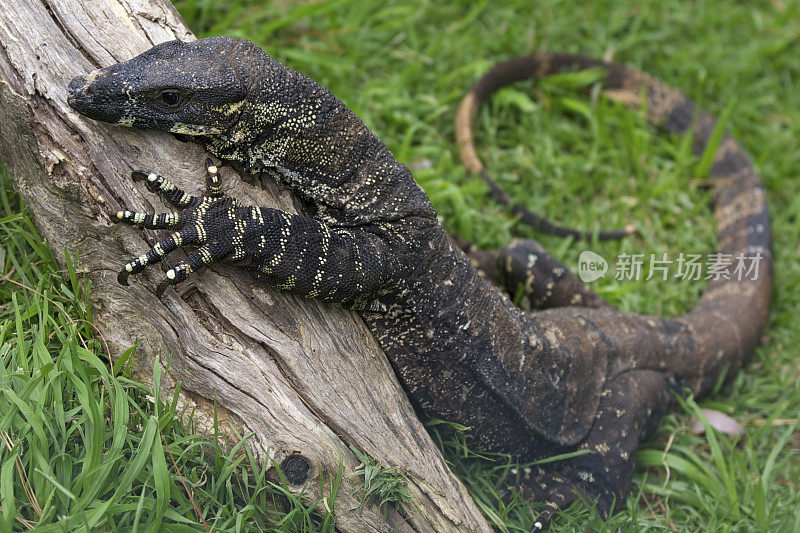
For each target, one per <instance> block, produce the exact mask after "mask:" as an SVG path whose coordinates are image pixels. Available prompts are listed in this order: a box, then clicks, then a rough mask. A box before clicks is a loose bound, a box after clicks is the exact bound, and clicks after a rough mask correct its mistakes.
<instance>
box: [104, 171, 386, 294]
mask: <svg viewBox="0 0 800 533" xmlns="http://www.w3.org/2000/svg"><path fill="white" fill-rule="evenodd" d="M212 170H213V172H212ZM133 177H134V179H137V178H145V179H146V183H147V186H148V189H150V190H151V191H153V192H158V193H160V194H161V195H162V196H163V197H164V199H165V200H166V201H167V202H169V203H170V204H171V205H173V206H175V207H177V208H179V209H181V210H180V211H178V212H173V213H161V214H145V213H137V212H132V211H119V212H117V213H116V220H117V221H119V222H124V223H128V224H132V225H137V226H143V227H145V228H149V229H175V230H177V231H175V232H174V233H172V234H171V235H170V236H169V237H167V238H166V239H164V240H162V241H159V242H158V243H157V244H156V245H155V246H153V247H152V248H151V249H150V250H149V251H148V252H147V253H145V254H144V255H142V256H140V257H137V258H135V259H133V260H132V261H130V262H129V263H128V264H126V265H125V267H124V268H123V269H122V271H120V273H119V276H118V280H119V282H120V283H122V284H125V285H127V280H128V277H129V276H130V275H131V274H137V273H139V272H141V271H143V270H144V269H145V268H146V267H147V266H148V265H150V264H153V263H158V262H160V261H161V260H162V259H164V257H166V256H167V255H168V254H169V253H170V252H172V251H174V250H175V249H177V248H178V247H180V246H183V245H187V244H196V245H199V247H198V248H197V249H196V250H194V251H193V252H191V253H190V254H189V255H188V256H187V257H186V259H184V260H183V261H181V262H179V263H178V264H176V265H175V266H174V267H173V268H171V269H169V270H168V271H167V272H166V274H165V276H164V278H163V279H162V280H161V282H160V283H159V284H158V286H157V288H156V295H157V296H159V297H160V296H161V295H162V294H163V292H164V290H165V289H166V288H167V287H168V286H170V285H175V284H177V283H180V282H182V281H184V280H185V279H186V278H188V277H189V275H190V274H192V273H193V272H195V271H197V270H199V269H200V268H202V267H204V266H206V265H208V264H210V263H212V262H214V261H218V260H221V259H225V260H229V261H238V262H241V263H243V264H246V265H247V266H249V267H250V268H251V269H252V270H254V271H255V272H256V274H257V275H259V276H260V277H262V278H263V279H264V280H265V281H266V282H267V283H269V284H271V285H273V286H275V287H276V288H279V289H281V290H288V291H292V292H295V293H298V294H301V295H303V296H306V297H310V298H321V299H325V300H329V301H335V302H338V303H342V304H344V305H348V304H352V303H353V302H354V301H356V300H358V299H359V298H360V297H362V296H364V295H368V294H371V293H373V292H375V291H376V290H378V288H379V287H380V286H381V284H382V283H383V282H384V280H385V276H384V271H385V265H387V264H388V263H387V261H386V260H385V258H384V255H385V254H384V248H385V246H384V241H383V239H382V238H381V237H380V236H378V235H376V234H373V233H370V232H368V231H364V230H358V229H350V228H329V227H328V226H326V225H325V224H324V223H322V222H320V221H318V220H315V219H313V218H309V217H304V216H300V215H294V214H290V213H285V212H282V211H279V210H277V209H272V208H263V207H253V206H242V205H240V204H239V202H238V201H237V200H235V199H233V198H231V197H228V196H222V195H221V192H220V190H221V189H220V188H219V180H218V177H217V176H216V168H213V167H211V166H210V168H209V176H208V178H207V185H208V194H206V195H204V196H199V197H198V196H192V195H190V194H187V193H185V192H184V191H182V190H180V189H179V188H177V187H176V186H175V185H173V184H172V183H171V182H170V181H169V180H166V179H165V178H163V177H161V176H158V175H156V174H152V173H151V174H148V173H144V172H134V173H133Z"/></svg>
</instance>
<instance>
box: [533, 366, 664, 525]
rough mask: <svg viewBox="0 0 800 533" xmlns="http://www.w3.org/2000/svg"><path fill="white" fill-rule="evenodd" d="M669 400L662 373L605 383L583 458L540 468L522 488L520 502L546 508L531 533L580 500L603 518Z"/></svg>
mask: <svg viewBox="0 0 800 533" xmlns="http://www.w3.org/2000/svg"><path fill="white" fill-rule="evenodd" d="M669 399H670V382H669V379H668V376H667V375H665V374H663V373H660V372H656V371H653V370H631V371H628V372H624V373H622V374H620V375H618V376H616V377H615V378H613V379H611V380H610V381H609V382H608V384H607V386H606V388H605V389H604V390H603V392H602V398H601V400H600V405H599V406H598V411H597V416H596V417H595V420H594V423H593V424H592V428H591V429H590V430H589V433H588V434H587V435H586V438H585V439H584V441H583V442H582V443H581V445H580V446H579V449H580V450H586V453H584V454H583V455H578V456H575V457H572V458H570V459H566V460H564V461H558V462H554V463H550V464H546V465H543V467H542V468H539V469H538V475H536V474H537V472H535V471H534V472H533V474H532V475H531V477H530V478H529V479H526V480H525V481H524V482H523V483H522V486H521V490H522V494H523V496H525V498H526V499H529V500H532V501H545V502H547V503H546V504H545V507H544V509H543V510H542V512H541V513H540V514H539V516H538V517H537V520H536V524H535V525H534V528H533V529H532V530H531V531H541V530H542V529H544V528H545V527H546V526H547V524H548V523H549V522H550V521H551V520H552V519H553V517H554V515H555V513H557V512H558V511H560V510H563V509H566V508H567V507H569V506H570V505H571V504H572V503H574V502H575V501H577V500H578V499H579V498H580V497H581V496H582V497H584V498H586V499H588V500H589V501H593V502H595V503H596V506H597V510H598V511H599V512H600V513H601V514H602V515H603V516H608V514H609V513H610V512H611V509H612V507H613V505H614V503H615V501H616V502H619V501H620V499H621V498H624V497H625V495H627V494H628V492H629V491H630V486H631V480H632V477H633V469H634V464H635V461H636V448H637V446H638V444H639V443H640V442H641V441H643V440H646V439H647V438H649V436H650V435H652V433H653V432H654V431H655V429H656V427H657V426H658V421H659V420H660V419H661V417H662V416H663V415H664V413H665V411H666V408H667V405H668V404H669Z"/></svg>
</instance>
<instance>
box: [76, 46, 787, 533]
mask: <svg viewBox="0 0 800 533" xmlns="http://www.w3.org/2000/svg"><path fill="white" fill-rule="evenodd" d="M586 67H600V68H603V69H605V70H606V72H607V74H608V75H607V77H606V79H605V80H604V87H605V91H606V93H607V94H608V96H609V97H611V98H614V99H617V100H619V101H622V102H624V103H626V104H628V105H631V106H638V105H639V102H640V97H641V95H642V94H645V95H646V96H647V98H648V106H647V109H648V113H649V114H650V118H651V119H652V120H653V121H654V122H656V123H659V124H661V125H662V126H663V127H664V128H665V129H666V130H667V131H670V132H676V133H682V132H685V131H687V130H688V129H690V128H694V132H693V133H694V144H695V146H694V148H695V151H696V152H698V153H700V152H702V150H703V149H704V147H705V144H706V142H707V141H708V139H709V136H710V134H711V132H712V130H713V128H714V121H713V119H712V118H711V117H710V116H709V115H707V114H706V113H704V112H696V110H695V108H694V105H693V103H692V102H691V101H690V100H688V99H687V98H685V97H684V96H683V95H682V94H681V93H680V92H678V91H676V90H674V89H672V88H670V87H668V86H666V85H665V84H663V83H662V82H660V81H658V80H655V79H653V78H651V77H650V76H648V75H646V74H644V73H642V72H639V71H635V70H632V69H628V68H626V67H622V66H619V65H616V64H608V63H604V62H600V61H596V60H591V59H586V58H583V57H578V56H568V55H558V54H541V55H536V56H529V57H524V58H518V59H514V60H511V61H508V62H506V63H502V64H500V65H498V66H497V67H495V68H494V69H493V70H492V71H490V72H489V73H488V74H487V75H486V76H484V78H482V79H481V80H480V81H479V82H478V83H477V84H476V86H475V87H474V88H473V89H472V90H471V91H470V92H469V93H468V95H467V96H466V98H465V99H464V101H463V102H462V105H461V107H460V109H459V113H458V117H457V128H456V129H457V135H458V142H459V148H460V150H461V155H462V159H463V160H464V162H465V164H466V165H467V167H468V168H469V169H470V170H471V171H474V172H476V173H479V174H481V175H482V176H483V177H484V179H487V181H489V183H490V186H491V185H492V184H493V182H491V178H490V177H489V175H488V172H487V171H486V169H485V168H484V167H483V165H482V164H481V162H480V160H479V159H478V158H477V155H476V151H475V147H474V144H473V122H474V117H475V114H476V112H477V108H478V105H479V104H480V102H481V101H483V100H484V99H485V98H486V97H487V96H488V95H489V94H491V92H493V91H494V90H496V89H497V88H499V87H501V86H503V85H506V84H508V83H511V82H514V81H517V80H521V79H525V78H530V77H534V78H535V77H537V76H542V75H545V74H549V73H553V72H558V71H561V70H565V69H575V68H586ZM69 94H70V97H69V103H70V105H71V106H72V107H73V108H75V109H76V110H78V111H80V112H81V113H83V114H85V115H87V116H89V117H92V118H95V119H98V120H104V121H107V122H112V123H117V124H121V125H125V126H134V127H144V128H157V129H162V130H166V131H172V132H176V133H181V134H186V135H197V136H199V139H200V140H202V142H204V144H205V146H206V147H207V148H208V150H209V151H210V152H211V153H213V154H215V155H216V156H217V157H220V158H221V159H224V160H233V161H237V162H239V163H241V165H242V166H243V167H244V168H245V169H247V170H249V171H251V172H267V173H269V174H271V175H273V176H274V177H275V179H277V180H278V181H280V182H281V183H283V184H284V185H286V186H288V187H289V188H291V189H292V191H294V192H295V193H296V194H297V195H298V196H299V197H300V198H301V199H302V200H303V201H304V203H305V207H306V212H307V213H308V216H299V215H292V214H288V213H284V212H281V211H278V210H275V209H268V208H257V207H251V206H243V205H240V204H239V203H238V202H237V201H236V200H234V199H232V198H229V197H226V196H223V195H221V194H220V190H221V189H220V188H219V180H218V177H217V169H216V167H215V166H214V165H213V164H212V163H211V162H209V164H208V167H209V171H208V175H207V178H206V183H207V193H206V195H204V196H202V197H194V196H191V195H188V194H185V193H184V192H183V191H180V190H178V189H176V188H175V186H174V185H172V184H171V183H170V182H169V181H168V180H166V179H164V178H162V177H160V176H158V175H156V174H150V173H134V177H135V178H141V179H144V180H145V182H146V183H147V184H148V187H149V188H150V189H151V190H153V191H157V192H160V193H161V194H162V195H163V196H164V197H165V199H166V200H167V201H168V202H170V203H171V204H172V205H173V206H175V207H176V208H178V209H179V211H178V212H176V213H169V214H162V215H151V214H140V213H131V212H128V211H121V212H120V213H118V214H117V218H118V219H119V220H121V221H123V222H127V223H132V224H136V225H140V226H144V227H148V228H156V229H161V228H171V229H174V230H175V233H173V234H172V235H171V236H170V237H168V238H167V239H165V240H164V241H162V242H160V243H158V244H157V245H156V246H155V247H153V249H152V250H150V251H149V252H147V253H146V254H144V255H143V256H142V257H139V258H137V259H134V260H133V261H131V262H130V263H129V264H128V265H126V267H125V268H124V269H123V271H122V273H121V274H120V281H121V282H123V283H124V282H126V281H127V278H128V276H129V275H130V274H135V273H137V272H141V271H142V270H143V269H144V268H145V267H146V266H147V265H150V264H152V263H155V262H158V261H160V260H161V259H162V258H164V257H165V256H166V255H167V254H169V253H170V252H171V251H172V250H174V249H175V248H177V247H178V246H182V245H187V244H194V245H197V246H198V248H197V249H196V250H195V251H194V252H192V253H191V254H190V255H189V256H188V257H187V258H186V260H184V261H182V262H181V263H178V264H177V265H176V266H175V267H173V268H172V269H171V270H169V271H168V272H167V274H166V276H165V278H164V280H163V281H162V283H161V284H160V285H159V289H158V291H159V293H160V292H161V291H163V289H164V288H166V287H168V286H169V285H172V284H175V283H179V282H180V281H182V280H184V279H186V277H187V276H188V275H189V274H191V273H192V272H194V271H196V270H197V269H199V268H200V267H202V266H204V265H207V264H209V263H211V262H213V261H218V260H222V259H224V260H233V261H241V262H242V263H243V264H246V265H247V266H248V267H249V268H251V269H253V270H254V271H255V272H257V273H258V274H259V275H260V276H261V277H262V278H263V279H264V281H265V282H266V283H268V284H270V285H272V286H274V287H277V288H279V289H282V290H288V291H293V292H295V293H298V294H302V295H304V296H307V297H313V298H321V299H324V300H328V301H332V302H337V303H339V304H341V305H345V306H348V307H352V308H356V309H358V310H359V311H360V313H361V315H362V316H363V318H364V320H365V322H366V323H367V325H368V326H369V328H370V329H371V331H372V332H373V334H374V336H375V338H376V339H377V340H378V341H379V343H380V345H381V346H382V348H383V349H384V351H385V352H386V355H387V356H388V357H389V359H390V361H391V362H392V365H393V366H394V369H395V371H396V372H397V375H398V377H399V379H400V381H401V382H402V384H403V385H404V387H405V390H406V391H407V392H408V395H409V397H410V398H411V400H412V401H413V402H414V404H415V406H416V407H417V409H418V411H419V412H420V413H421V414H422V415H423V416H427V417H432V416H435V417H440V418H444V419H447V420H452V421H455V422H459V423H461V424H464V425H467V426H470V427H471V428H472V430H471V431H470V432H469V434H468V435H469V436H468V438H469V439H470V441H471V444H472V445H473V446H475V447H476V448H481V449H484V450H492V451H503V452H507V453H511V454H513V455H515V456H516V457H519V458H520V459H524V460H531V459H537V458H541V457H545V456H551V455H554V454H557V453H562V452H567V451H574V450H588V451H589V452H590V453H586V454H583V455H579V456H577V457H574V458H572V459H569V460H565V461H560V462H556V463H551V464H548V465H546V466H543V467H542V468H540V469H538V470H536V471H534V472H532V475H531V476H530V478H529V479H526V480H524V481H523V486H522V490H523V491H524V492H525V494H526V495H527V496H528V497H529V498H531V499H532V500H543V501H545V502H547V503H546V505H545V507H544V510H543V511H542V512H541V513H540V515H539V517H538V521H537V524H536V526H535V527H534V529H541V528H543V527H545V525H546V524H547V523H548V521H549V520H550V519H551V518H552V516H553V514H554V513H555V512H556V511H557V510H559V509H562V508H564V507H565V506H567V505H569V504H570V503H572V502H573V501H575V499H576V497H577V493H578V492H579V493H581V494H583V495H584V496H586V497H588V498H590V499H594V500H597V505H598V507H599V509H600V510H601V511H603V512H608V511H609V510H610V508H611V507H612V504H613V502H614V501H615V499H619V498H622V497H624V496H625V495H626V494H627V492H628V491H629V489H630V484H631V476H632V472H633V465H634V460H635V454H636V447H637V445H638V443H639V442H640V441H641V440H642V439H645V438H647V437H648V435H650V434H651V433H652V431H653V430H654V428H655V427H656V425H657V423H658V420H659V419H660V418H661V416H662V415H663V414H664V411H665V408H666V405H667V404H668V403H669V401H670V398H671V390H672V389H673V388H675V387H679V386H685V387H688V388H689V389H691V391H692V392H694V393H695V394H697V395H703V394H706V393H707V392H709V390H710V389H711V388H712V387H713V385H714V384H715V383H716V382H717V381H718V379H719V378H720V377H721V376H722V375H723V374H724V373H725V372H726V371H727V372H731V371H735V370H737V369H738V368H740V367H741V365H742V364H743V362H744V361H745V360H746V358H747V356H749V355H750V354H751V353H752V351H753V349H754V348H755V346H756V344H757V342H758V339H759V336H760V333H761V332H762V330H763V328H764V326H765V324H766V320H767V312H768V306H769V299H770V292H771V264H772V255H771V251H770V224H769V217H768V213H767V208H766V202H765V194H764V189H763V186H762V184H761V182H760V180H759V178H758V176H757V174H756V172H755V170H754V168H753V166H752V164H751V163H750V162H749V160H748V159H747V157H746V156H745V154H744V152H743V151H742V149H741V148H740V147H739V145H738V144H736V142H735V141H734V140H733V139H731V138H729V137H727V136H726V137H725V138H724V139H723V141H722V143H721V144H720V147H719V149H718V151H717V154H716V158H715V162H714V165H713V168H712V174H713V176H715V177H717V178H719V179H718V180H716V183H717V185H716V193H715V196H716V210H715V217H716V220H717V224H718V238H719V248H718V252H719V253H720V254H728V255H730V256H731V257H736V256H737V254H747V256H748V257H750V256H759V257H760V258H761V261H760V270H759V273H758V275H757V276H756V277H755V278H754V279H750V278H745V279H742V280H737V279H735V278H734V277H733V276H730V274H731V272H730V269H728V270H727V271H726V273H727V274H729V277H730V279H725V278H724V276H722V277H721V278H720V279H718V280H715V281H712V282H711V283H710V284H709V286H708V289H707V290H706V292H705V294H704V295H703V297H702V298H701V299H700V301H699V302H698V304H697V306H696V307H695V309H694V310H692V311H691V312H690V313H689V314H687V315H686V316H684V317H679V318H659V317H649V316H641V315H637V314H632V313H623V312H620V311H618V310H616V309H614V308H613V307H612V306H610V305H609V304H608V303H606V302H605V301H603V300H602V298H600V297H599V296H597V295H596V294H594V293H593V292H592V291H591V290H589V289H588V288H587V287H586V286H585V285H583V284H582V283H581V282H580V281H579V280H578V279H577V277H576V276H575V275H574V274H572V273H571V272H569V270H568V269H567V268H566V267H565V266H564V265H563V264H561V263H560V262H558V261H557V260H556V259H555V258H553V257H552V256H550V255H548V254H547V253H546V252H545V251H544V250H543V249H542V248H541V246H540V245H538V243H536V242H535V241H517V242H515V243H512V244H511V245H509V246H508V247H506V248H504V249H501V250H494V251H480V250H470V253H471V256H472V257H469V256H468V255H467V254H465V253H464V252H463V251H462V249H461V248H460V247H459V246H457V245H456V244H455V243H454V242H453V240H452V239H451V238H450V237H449V236H448V235H447V233H446V232H445V230H444V229H443V227H442V226H441V224H439V222H438V221H437V219H436V214H435V211H434V209H433V207H432V206H431V204H430V202H429V201H428V199H427V197H426V195H425V193H424V192H423V191H422V189H421V188H420V187H419V186H418V185H417V184H416V182H415V181H414V179H413V177H412V176H411V174H410V172H409V171H408V169H407V168H406V167H405V166H403V165H402V164H400V163H399V162H397V161H396V160H395V158H394V157H393V156H392V154H391V152H389V150H388V149H387V148H386V146H384V144H383V143H381V142H380V141H379V140H378V139H377V137H376V136H375V135H374V134H373V133H372V132H371V131H370V130H369V129H368V128H367V127H366V126H365V125H364V124H363V122H362V121H361V120H360V119H359V118H358V117H357V116H356V115H355V114H354V113H352V112H351V111H350V110H349V109H348V108H347V107H346V106H345V105H344V104H343V103H342V102H341V101H339V100H338V99H337V98H336V97H334V96H333V95H332V94H331V93H330V92H329V91H328V90H327V89H325V88H324V87H322V86H320V85H318V84H317V83H315V82H313V81H311V80H309V79H308V78H306V77H304V76H302V75H301V74H298V73H297V72H294V71H292V70H290V69H288V68H286V67H284V66H283V65H281V64H279V63H278V62H276V61H274V60H273V59H271V58H270V57H268V56H267V55H266V54H264V53H263V52H262V51H261V50H260V49H259V48H258V47H256V46H255V45H253V44H252V43H250V42H247V41H242V40H237V39H234V38H230V37H215V38H209V39H202V40H199V41H195V42H192V43H182V42H177V41H175V42H168V43H164V44H161V45H158V46H156V47H155V48H153V49H151V50H149V51H148V52H145V53H144V54H142V55H140V56H137V57H135V58H133V59H131V60H129V61H127V62H125V63H120V64H117V65H112V66H110V67H108V68H105V69H101V70H98V71H95V72H93V73H91V74H89V75H87V76H85V77H78V78H76V79H74V80H73V81H72V83H71V84H70V87H69ZM495 187H496V186H495ZM515 209H516V208H515ZM723 270H724V269H723ZM520 284H522V286H523V287H524V289H525V294H524V299H525V300H526V301H527V302H528V304H529V307H531V308H532V310H531V311H530V312H526V311H523V310H521V309H519V308H517V307H515V306H514V305H513V304H512V303H511V302H510V300H509V298H508V296H507V294H506V292H504V291H503V290H502V289H505V290H506V291H508V290H509V289H510V290H512V291H514V290H516V289H517V287H518V286H519V285H520Z"/></svg>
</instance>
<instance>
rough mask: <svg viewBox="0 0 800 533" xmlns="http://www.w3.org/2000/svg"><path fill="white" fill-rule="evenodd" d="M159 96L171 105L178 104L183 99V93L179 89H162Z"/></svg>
mask: <svg viewBox="0 0 800 533" xmlns="http://www.w3.org/2000/svg"><path fill="white" fill-rule="evenodd" d="M159 98H161V101H162V102H164V103H165V104H166V105H167V106H169V107H175V106H177V105H178V104H179V103H180V101H181V95H180V93H179V92H177V91H169V90H167V91H161V94H159Z"/></svg>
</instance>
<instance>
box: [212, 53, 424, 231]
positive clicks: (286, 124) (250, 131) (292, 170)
mask: <svg viewBox="0 0 800 533" xmlns="http://www.w3.org/2000/svg"><path fill="white" fill-rule="evenodd" d="M254 63H255V64H253V65H252V67H253V71H252V72H251V73H250V76H251V78H250V79H249V80H248V83H249V85H250V87H251V88H250V92H249V96H248V98H247V99H246V100H245V101H244V102H243V103H242V108H241V114H240V118H239V120H238V122H237V123H236V124H235V126H234V127H233V128H232V129H231V130H229V131H228V132H227V133H225V134H224V135H214V136H210V137H208V138H207V140H206V147H207V148H208V149H209V151H211V152H212V153H214V154H215V155H217V156H218V157H220V158H223V159H233V160H236V161H240V162H241V163H242V164H243V165H244V166H245V168H246V169H247V170H249V171H251V172H264V171H269V172H271V173H272V174H273V175H275V176H276V177H277V178H278V179H279V181H281V182H282V183H284V184H285V185H287V186H288V187H289V188H291V189H292V190H293V191H294V192H295V193H297V194H298V195H299V196H300V197H301V198H303V199H304V200H306V201H307V202H308V203H310V204H311V207H312V208H314V210H315V212H316V214H317V216H318V218H322V219H325V220H326V222H329V223H332V224H336V225H359V224H364V223H369V222H375V221H382V220H396V219H398V218H403V217H406V216H419V217H425V218H435V216H436V213H435V211H434V209H433V207H432V206H431V204H430V202H429V201H428V199H427V196H426V195H425V192H424V191H423V190H422V188H421V187H420V186H419V185H417V183H416V182H415V181H414V178H413V177H412V176H411V173H410V172H409V170H408V169H407V168H406V167H405V166H404V165H403V164H401V163H400V162H398V161H397V160H396V159H395V157H394V155H392V153H391V152H390V151H389V149H388V148H387V147H386V145H384V144H383V143H382V142H381V141H380V140H379V139H378V138H377V137H376V136H375V134H374V133H372V131H370V130H369V128H367V126H366V125H365V124H364V123H363V122H362V121H361V119H360V118H359V117H358V116H357V115H356V114H355V113H353V112H352V111H351V110H350V109H348V108H347V106H345V104H344V103H343V102H342V101H341V100H339V99H338V98H336V97H335V96H334V95H333V94H332V93H331V92H330V91H329V90H328V89H326V88H325V87H323V86H322V85H319V84H318V83H316V82H314V81H313V80H311V79H309V78H307V77H305V76H303V75H302V74H300V73H298V72H295V71H293V70H291V69H289V68H287V67H285V66H283V65H281V64H280V63H278V62H277V61H275V60H273V59H272V58H270V57H269V56H267V55H266V54H262V55H261V57H259V58H258V61H255V62H254Z"/></svg>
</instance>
